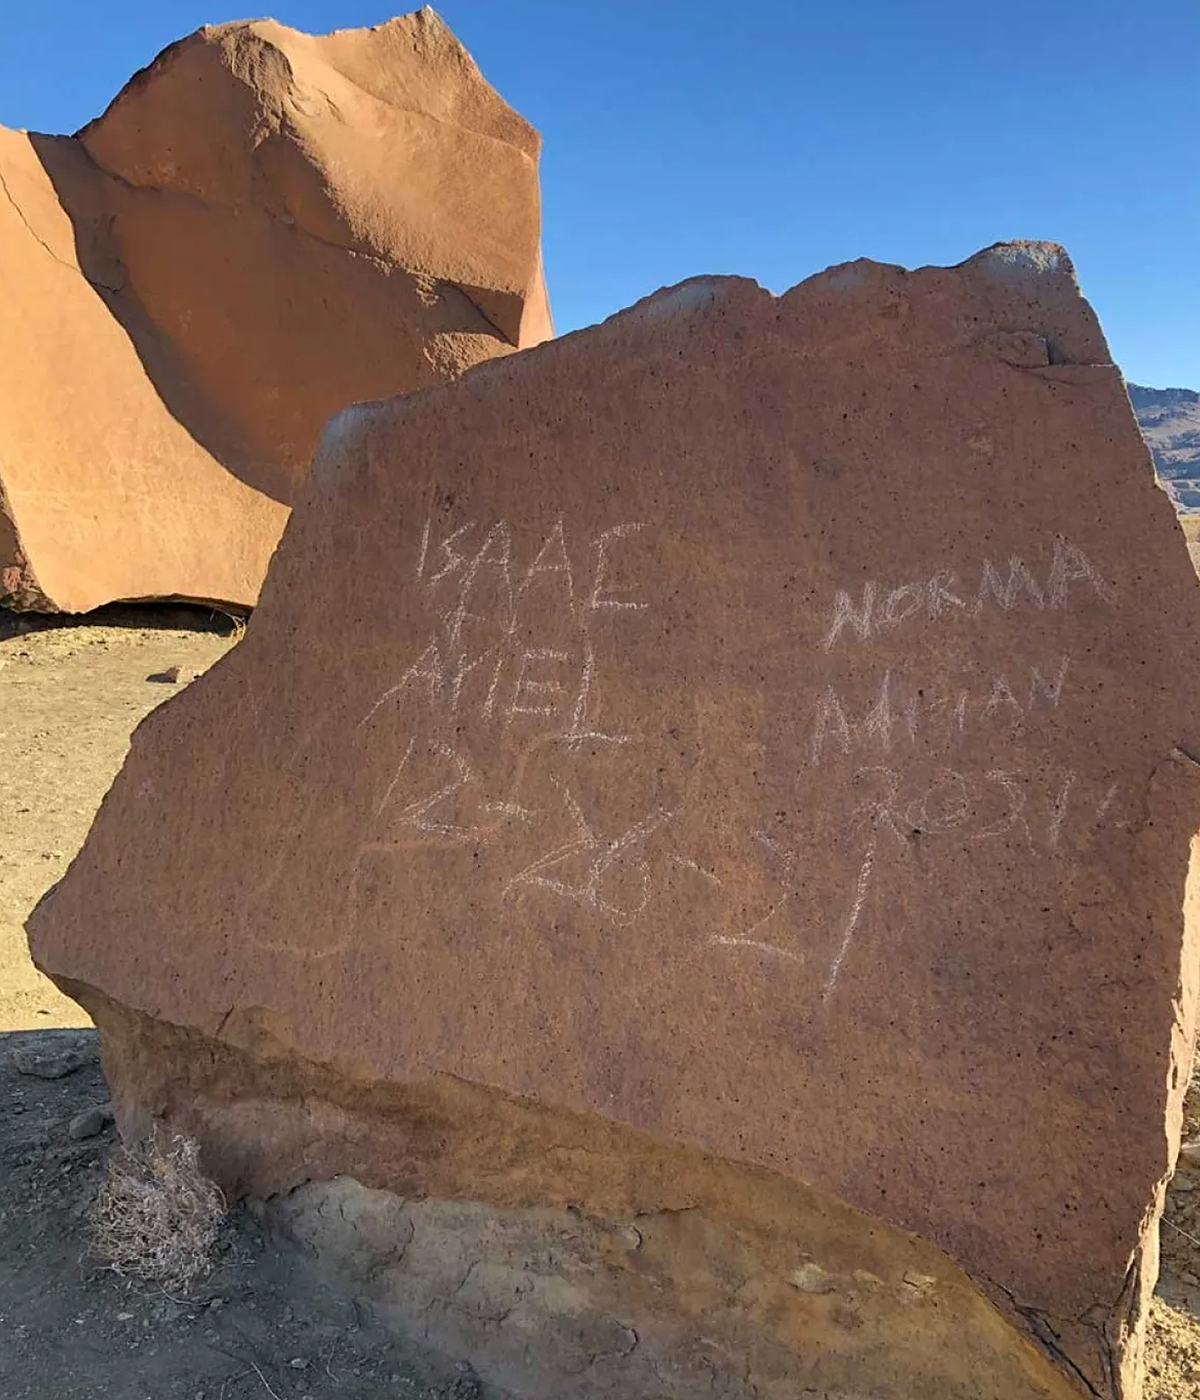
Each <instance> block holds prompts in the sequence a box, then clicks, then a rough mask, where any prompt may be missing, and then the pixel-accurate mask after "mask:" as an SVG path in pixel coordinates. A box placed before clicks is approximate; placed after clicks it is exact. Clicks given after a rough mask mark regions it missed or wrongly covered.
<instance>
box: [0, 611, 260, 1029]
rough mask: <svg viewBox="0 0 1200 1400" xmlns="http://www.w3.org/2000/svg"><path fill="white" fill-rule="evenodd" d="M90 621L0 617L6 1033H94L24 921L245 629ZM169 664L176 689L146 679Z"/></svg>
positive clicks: (170, 618) (128, 618) (110, 617)
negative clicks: (177, 710)
mask: <svg viewBox="0 0 1200 1400" xmlns="http://www.w3.org/2000/svg"><path fill="white" fill-rule="evenodd" d="M94 616H95V618H96V620H95V621H90V622H88V623H87V624H84V625H75V626H71V625H67V626H51V627H47V626H45V625H44V624H42V623H41V620H39V619H24V618H22V617H20V616H17V615H14V614H12V613H3V612H0V1032H3V1031H10V1030H28V1029H35V1028H37V1027H39V1026H41V1027H45V1026H85V1025H88V1024H89V1022H88V1019H87V1017H86V1016H85V1015H84V1014H83V1012H82V1011H81V1010H80V1009H79V1007H78V1006H76V1005H75V1003H74V1002H73V1001H69V1000H68V999H67V998H66V997H64V996H63V995H62V994H61V993H60V992H59V991H58V990H57V989H56V988H55V987H54V986H53V984H52V983H50V982H49V981H47V980H46V978H44V977H43V976H41V974H40V973H38V972H37V970H36V969H35V968H34V967H33V965H32V963H31V962H30V961H29V952H28V949H27V947H26V943H25V930H24V923H25V919H26V917H27V916H28V914H29V911H30V910H31V909H32V908H33V906H34V904H36V903H37V901H38V899H39V898H40V897H41V896H42V894H43V893H44V892H45V891H46V890H47V889H49V888H50V886H51V885H53V884H54V883H55V881H57V880H58V879H60V878H61V877H62V875H63V874H64V873H65V871H66V868H67V866H68V864H69V863H70V861H71V858H72V857H73V856H74V854H75V852H76V851H77V850H78V849H79V847H80V845H82V843H83V838H84V837H85V836H86V835H87V830H88V827H89V826H90V825H91V823H92V818H93V817H94V816H95V814H96V808H97V807H98V806H99V805H100V799H101V798H102V797H103V796H104V794H105V792H106V791H107V790H108V787H109V784H110V783H111V782H112V780H113V778H114V777H115V776H116V773H117V769H118V768H120V766H121V763H122V761H123V760H124V758H125V754H126V751H127V750H128V748H129V736H130V734H131V733H132V732H133V729H134V727H135V725H136V724H137V723H138V721H139V720H140V719H142V718H143V717H144V716H145V715H147V714H148V713H149V712H150V711H151V710H152V709H154V707H155V706H156V705H160V704H161V703H162V702H163V701H164V700H165V699H166V698H167V697H168V696H169V695H172V694H174V693H175V692H176V691H177V690H179V688H180V687H181V686H183V685H185V684H186V683H187V682H188V681H189V680H191V679H192V678H193V677H194V676H196V675H197V674H199V673H200V672H202V671H206V670H207V669H208V668H209V667H210V666H211V665H212V664H213V662H214V661H216V659H217V658H218V657H219V656H221V655H222V654H223V653H224V652H226V651H228V649H229V648H230V646H232V645H233V643H234V641H235V639H236V636H237V633H238V630H239V628H240V626H241V624H240V622H236V621H235V620H234V619H233V618H230V617H229V616H227V615H226V614H224V613H214V612H211V611H208V610H206V609H199V608H155V609H144V610H141V611H137V610H134V609H118V608H112V609H105V610H104V611H103V612H102V613H98V614H95V615H94ZM26 627H33V628H34V629H35V630H31V631H26V630H24V629H25V628H26ZM173 666H178V667H179V680H178V681H177V682H175V683H174V684H172V683H171V682H169V681H165V680H161V681H154V680H149V679H147V677H149V676H154V675H164V674H165V673H167V672H168V671H169V669H170V668H171V667H173Z"/></svg>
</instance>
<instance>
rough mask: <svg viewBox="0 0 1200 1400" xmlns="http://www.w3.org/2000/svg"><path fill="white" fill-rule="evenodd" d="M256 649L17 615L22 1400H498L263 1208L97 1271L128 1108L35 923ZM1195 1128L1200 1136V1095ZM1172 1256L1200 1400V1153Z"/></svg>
mask: <svg viewBox="0 0 1200 1400" xmlns="http://www.w3.org/2000/svg"><path fill="white" fill-rule="evenodd" d="M238 635H239V624H238V623H236V621H235V620H234V619H231V618H229V617H228V616H226V615H224V614H220V613H212V612H208V611H205V610H202V609H184V608H175V609H165V608H160V609H153V610H151V609H143V610H133V609H126V610H124V611H122V610H119V609H113V610H106V612H105V613H104V614H103V615H102V616H98V617H97V618H96V619H94V620H92V621H89V622H88V623H87V624H86V625H84V624H78V625H71V626H54V627H41V626H36V627H35V628H34V630H25V626H24V624H23V623H22V622H21V621H20V620H17V619H14V618H13V617H12V616H11V615H5V614H2V613H0V1396H3V1397H5V1400H75V1397H79V1400H83V1397H85V1396H86V1397H87V1398H88V1400H249V1397H255V1396H257V1397H261V1400H271V1397H274V1400H326V1397H330V1400H332V1397H335V1396H336V1397H338V1400H379V1398H380V1397H385V1396H386V1397H389V1400H390V1398H391V1397H396V1400H400V1398H401V1397H408V1398H409V1400H472V1397H476V1396H483V1395H484V1394H485V1392H484V1391H483V1390H482V1389H481V1387H480V1386H479V1383H478V1382H477V1380H476V1379H475V1377H474V1376H473V1375H471V1374H470V1373H469V1372H466V1371H459V1370H456V1368H454V1367H452V1366H451V1367H447V1366H442V1365H439V1364H438V1363H436V1362H435V1361H434V1360H432V1359H431V1358H428V1357H425V1356H423V1355H421V1353H420V1352H419V1350H418V1349H416V1348H415V1347H411V1346H404V1345H402V1344H401V1343H399V1342H398V1341H397V1339H396V1338H395V1337H394V1336H393V1335H389V1334H387V1333H385V1332H383V1331H382V1330H380V1329H379V1328H377V1327H376V1326H375V1324H374V1323H373V1322H372V1320H371V1319H370V1318H369V1316H367V1315H366V1314H365V1313H364V1312H363V1311H362V1310H361V1309H360V1308H358V1307H357V1306H356V1305H355V1304H353V1303H350V1302H348V1301H347V1300H346V1299H345V1298H344V1297H341V1296H338V1295H335V1294H333V1293H331V1292H330V1291H328V1290H327V1289H326V1288H325V1287H324V1286H323V1285H322V1284H321V1282H320V1281H319V1280H318V1279H317V1278H316V1277H315V1275H313V1274H312V1273H311V1271H310V1270H309V1268H308V1266H307V1265H306V1263H305V1261H304V1260H303V1259H301V1258H299V1257H298V1256H295V1255H292V1254H291V1253H289V1252H287V1251H285V1250H281V1249H280V1248H279V1247H278V1246H276V1245H275V1244H274V1243H272V1242H271V1241H270V1240H268V1239H267V1238H266V1237H265V1236H264V1235H263V1233H262V1232H261V1231H260V1230H259V1228H258V1226H257V1225H256V1223H255V1221H254V1218H253V1216H252V1215H251V1214H250V1213H249V1212H247V1211H245V1210H239V1211H237V1212H235V1213H234V1214H233V1216H232V1217H231V1219H230V1222H229V1224H228V1227H227V1229H226V1231H225V1235H224V1238H223V1241H222V1247H221V1251H220V1257H219V1261H218V1265H217V1268H216V1270H215V1272H214V1273H213V1274H212V1275H211V1276H210V1277H209V1278H208V1279H206V1280H205V1281H203V1282H202V1283H201V1284H200V1285H199V1286H198V1287H196V1288H195V1289H194V1290H193V1291H192V1292H191V1293H190V1294H189V1295H188V1296H187V1297H186V1298H182V1297H172V1296H168V1295H167V1294H166V1293H164V1292H163V1291H162V1290H161V1289H154V1288H150V1287H147V1286H144V1285H142V1286H131V1285H130V1284H129V1283H127V1282H126V1281H124V1280H122V1279H120V1278H118V1277H117V1276H116V1275H114V1274H113V1273H112V1272H111V1271H108V1270H106V1269H104V1268H103V1267H102V1266H101V1265H100V1263H99V1262H98V1261H96V1260H94V1259H92V1258H90V1257H89V1253H88V1223H87V1214H88V1209H89V1206H90V1203H91V1200H92V1198H93V1197H94V1195H95V1192H96V1188H97V1186H98V1184H99V1182H100V1179H101V1176H102V1173H103V1164H104V1160H105V1158H106V1155H107V1153H108V1151H109V1150H110V1148H111V1147H112V1140H113V1131H112V1128H111V1126H105V1127H104V1128H103V1129H102V1130H101V1131H100V1132H99V1133H98V1134H96V1135H94V1136H91V1137H86V1138H77V1137H75V1136H72V1132H71V1124H72V1122H73V1121H74V1120H75V1119H76V1118H77V1117H78V1115H80V1114H81V1113H83V1112H84V1111H85V1110H87V1109H89V1108H93V1107H96V1106H98V1105H100V1104H102V1103H103V1102H104V1101H105V1098H106V1091H105V1087H104V1081H103V1078H102V1076H101V1074H100V1068H99V1063H98V1060H97V1057H96V1047H95V1033H94V1032H93V1031H91V1030H90V1029H87V1024H88V1023H87V1018H86V1016H84V1015H83V1013H82V1012H81V1011H80V1010H79V1008H78V1007H77V1006H76V1005H75V1004H74V1003H73V1002H71V1001H69V1000H67V999H66V998H65V997H63V996H62V995H61V994H60V993H59V992H58V991H57V990H56V989H55V988H54V986H53V985H52V984H51V983H49V982H48V981H47V980H46V979H45V978H43V977H41V976H40V975H39V974H38V972H37V971H36V969H35V968H34V967H33V966H32V965H31V963H30V961H29V955H28V951H27V948H26V944H25V936H24V931H23V925H24V921H25V918H26V916H27V915H28V913H29V911H30V909H32V907H33V905H34V904H35V903H36V902H37V900H38V898H39V897H40V896H41V894H42V893H43V892H44V891H45V890H46V889H47V888H49V886H50V885H52V884H53V883H54V882H55V881H56V880H58V879H59V878H60V877H61V875H62V874H63V873H64V872H65V870H66V868H67V865H68V864H69V862H70V860H71V858H72V857H73V855H74V854H75V852H76V851H77V850H78V848H79V846H80V844H81V843H82V841H83V838H84V836H85V835H86V834H87V829H88V827H89V825H90V823H91V820H92V817H93V815H94V814H95V811H96V808H97V807H98V806H99V804H100V800H101V798H102V797H103V795H104V793H105V791H106V790H107V788H108V785H109V784H110V783H111V781H112V779H113V777H114V775H115V774H116V772H117V770H118V768H119V767H120V765H121V762H122V760H123V758H124V755H125V753H126V750H127V748H128V744H129V736H130V734H131V732H132V730H133V728H134V727H135V725H136V724H137V723H138V721H139V720H140V719H141V718H142V717H143V716H144V715H146V714H147V713H149V711H150V710H152V709H153V708H154V707H155V706H156V705H158V704H160V703H161V702H162V701H163V700H165V699H166V698H168V697H169V696H170V695H172V694H175V693H176V692H177V691H178V690H179V688H180V687H181V686H183V685H186V684H187V683H188V682H189V681H190V680H191V679H193V678H194V677H195V676H196V675H198V674H200V673H201V672H203V671H204V670H206V669H207V668H208V667H209V666H211V665H212V664H213V663H214V662H215V661H216V660H217V659H218V658H219V657H220V656H221V655H223V654H224V653H225V652H226V651H227V650H228V649H229V648H230V647H231V646H232V645H234V644H235V642H236V641H237V637H238ZM174 667H178V668H179V671H178V677H177V678H176V679H167V678H166V677H167V676H168V675H169V673H170V671H171V668H174ZM156 676H157V677H162V678H161V679H152V678H153V677H156ZM43 1049H45V1050H48V1051H49V1052H50V1053H62V1052H63V1051H64V1050H65V1051H74V1052H75V1053H76V1054H77V1057H78V1058H79V1059H80V1060H81V1064H80V1067H79V1068H78V1069H76V1070H74V1071H73V1072H71V1073H69V1074H66V1075H64V1076H63V1077H62V1078H59V1079H43V1078H39V1077H38V1076H36V1075H30V1074H27V1073H22V1072H21V1071H20V1070H18V1069H17V1067H16V1060H18V1059H21V1056H22V1052H28V1051H30V1050H43ZM1188 1133H1189V1135H1190V1136H1192V1137H1195V1138H1197V1139H1198V1140H1200V1079H1197V1080H1196V1081H1194V1083H1193V1098H1192V1102H1191V1105H1190V1113H1189V1120H1188ZM1162 1243H1163V1263H1164V1268H1163V1277H1162V1280H1161V1281H1160V1285H1159V1290H1158V1293H1159V1296H1158V1297H1157V1298H1156V1300H1155V1304H1154V1312H1153V1315H1152V1318H1151V1325H1150V1334H1149V1350H1148V1358H1147V1360H1148V1365H1147V1385H1146V1393H1145V1400H1200V1157H1198V1158H1197V1160H1196V1162H1195V1163H1194V1164H1184V1165H1183V1166H1182V1167H1181V1170H1180V1172H1179V1174H1178V1176H1177V1178H1176V1182H1175V1186H1174V1187H1173V1189H1172V1193H1171V1198H1170V1201H1169V1204H1168V1210H1167V1216H1166V1220H1165V1223H1164V1226H1163V1235H1162ZM981 1400H983V1397H981Z"/></svg>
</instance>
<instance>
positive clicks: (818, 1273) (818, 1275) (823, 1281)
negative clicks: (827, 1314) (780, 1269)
mask: <svg viewBox="0 0 1200 1400" xmlns="http://www.w3.org/2000/svg"><path fill="white" fill-rule="evenodd" d="M788 1282H789V1283H790V1284H791V1285H792V1287H793V1288H798V1289H799V1290H800V1292H801V1293H832V1292H833V1290H834V1289H835V1288H836V1287H837V1284H836V1283H835V1282H834V1280H833V1278H832V1277H831V1276H830V1275H829V1274H828V1273H826V1272H825V1270H824V1269H823V1268H821V1266H820V1264H814V1263H813V1262H812V1260H811V1259H810V1260H809V1261H808V1263H806V1264H801V1265H800V1267H799V1268H798V1269H793V1270H792V1272H791V1273H790V1274H789V1275H788Z"/></svg>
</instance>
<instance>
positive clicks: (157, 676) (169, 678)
mask: <svg viewBox="0 0 1200 1400" xmlns="http://www.w3.org/2000/svg"><path fill="white" fill-rule="evenodd" d="M146 679H147V680H148V681H157V682H158V684H159V685H175V684H176V683H177V682H178V680H179V667H178V666H168V667H167V669H166V670H165V671H155V672H154V673H153V674H152V675H149V676H147V677H146Z"/></svg>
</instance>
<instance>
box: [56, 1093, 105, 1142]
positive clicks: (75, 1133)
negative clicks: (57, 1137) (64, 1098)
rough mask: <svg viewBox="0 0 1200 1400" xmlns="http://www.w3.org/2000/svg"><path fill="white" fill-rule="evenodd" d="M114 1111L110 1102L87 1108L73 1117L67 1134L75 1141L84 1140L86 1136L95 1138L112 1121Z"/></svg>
mask: <svg viewBox="0 0 1200 1400" xmlns="http://www.w3.org/2000/svg"><path fill="white" fill-rule="evenodd" d="M112 1119H113V1111H112V1108H111V1106H110V1105H109V1104H106V1103H102V1104H97V1105H96V1106H95V1107H94V1108H85V1109H84V1110H83V1112H82V1113H77V1114H76V1115H75V1117H74V1118H72V1119H71V1126H70V1127H69V1128H68V1129H67V1136H68V1137H69V1138H71V1139H72V1141H74V1142H82V1141H83V1140H84V1139H85V1138H93V1137H95V1136H96V1135H97V1134H98V1133H102V1132H103V1131H104V1130H105V1128H107V1127H108V1125H109V1124H110V1123H111V1122H112Z"/></svg>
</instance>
